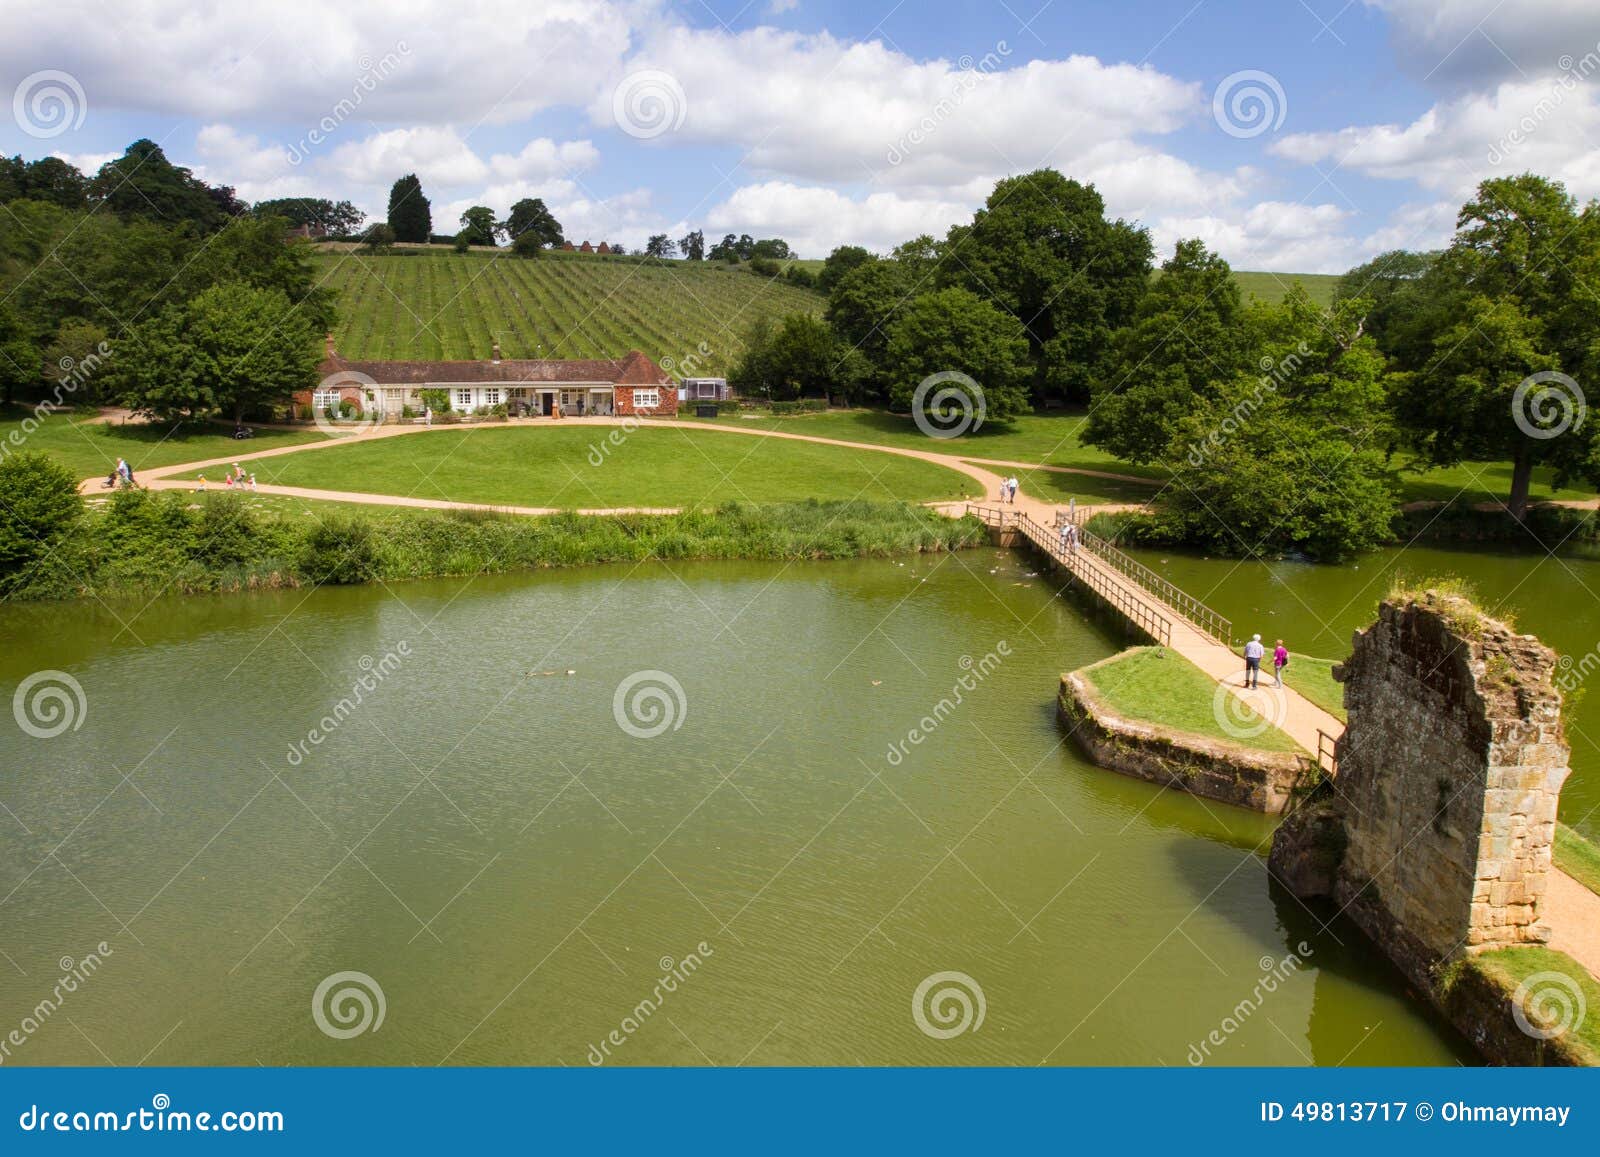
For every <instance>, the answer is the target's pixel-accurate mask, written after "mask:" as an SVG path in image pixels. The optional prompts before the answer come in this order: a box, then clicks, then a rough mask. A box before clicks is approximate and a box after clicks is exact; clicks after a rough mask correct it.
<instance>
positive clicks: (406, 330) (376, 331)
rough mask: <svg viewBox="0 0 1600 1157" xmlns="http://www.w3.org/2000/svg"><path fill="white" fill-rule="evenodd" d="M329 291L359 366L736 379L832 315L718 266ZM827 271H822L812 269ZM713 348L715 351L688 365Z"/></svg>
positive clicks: (346, 255)
mask: <svg viewBox="0 0 1600 1157" xmlns="http://www.w3.org/2000/svg"><path fill="white" fill-rule="evenodd" d="M313 261H314V262H315V264H316V265H317V268H318V270H319V273H320V276H321V278H322V282H323V284H325V285H328V286H330V287H331V288H333V289H335V290H337V291H338V293H339V321H338V324H337V328H336V329H335V331H334V336H335V340H336V342H337V343H338V347H339V352H340V353H342V354H344V355H345V356H346V357H351V358H374V359H406V358H452V359H454V358H481V357H488V356H489V354H490V351H491V349H492V348H493V343H494V342H495V341H496V340H498V341H499V343H500V352H501V354H502V356H504V357H508V358H523V357H528V358H531V357H556V358H592V357H617V356H620V355H621V354H624V353H626V352H627V351H628V350H630V349H640V350H643V351H644V352H645V353H647V354H649V355H650V356H651V357H653V358H655V359H657V360H658V361H660V362H662V364H663V365H664V366H666V367H667V368H668V369H669V370H672V371H673V372H675V373H677V374H678V376H680V377H681V376H683V375H684V374H685V373H689V374H698V375H709V376H717V375H722V374H726V373H727V372H728V368H729V367H730V366H731V365H732V364H733V363H734V362H735V361H736V360H737V359H738V356H739V354H740V352H741V351H742V350H743V342H742V341H741V338H742V337H743V335H744V333H745V331H746V330H747V329H748V328H749V326H750V323H751V322H753V321H754V320H755V319H756V318H758V317H762V316H766V317H772V318H776V317H781V316H782V315H784V314H788V313H820V312H821V310H822V307H823V298H822V297H821V296H820V295H818V294H815V293H811V292H809V291H807V290H803V289H796V288H795V287H794V286H792V285H788V284H786V283H784V282H781V281H768V280H765V279H763V278H759V277H756V276H755V275H753V274H751V273H749V272H748V271H745V270H742V269H741V270H735V269H728V268H725V267H723V266H721V265H720V264H715V263H712V262H686V261H665V262H657V261H645V260H642V259H639V258H634V257H620V258H619V257H589V256H578V255H574V254H546V255H545V256H543V257H541V258H539V259H537V260H533V261H526V260H522V259H520V258H516V257H512V256H510V255H509V254H507V253H505V252H498V253H496V252H492V251H487V250H476V251H474V252H471V253H465V254H458V253H454V252H451V251H449V250H446V249H445V248H444V247H442V246H439V247H432V248H429V249H427V250H426V251H425V252H421V253H407V254H405V255H404V256H395V257H371V256H366V255H363V254H360V253H357V252H356V251H355V250H354V249H353V248H338V249H336V248H333V247H324V248H323V249H321V250H320V251H319V252H318V253H317V254H316V255H315V256H314V257H313ZM801 264H812V265H817V266H819V267H820V264H821V263H820V262H802V263H801ZM1234 276H1235V278H1236V279H1237V280H1238V282H1239V285H1240V288H1241V289H1243V290H1244V292H1245V293H1246V294H1247V295H1250V294H1253V295H1255V296H1257V297H1261V298H1263V299H1266V300H1269V301H1276V300H1278V299H1279V298H1281V297H1282V296H1283V294H1284V293H1285V292H1286V291H1287V289H1288V287H1289V285H1290V284H1291V282H1293V281H1297V280H1298V281H1300V282H1302V283H1303V284H1304V285H1305V287H1306V289H1307V290H1308V291H1309V292H1310V294H1311V297H1312V299H1313V300H1314V301H1317V302H1320V303H1322V304H1324V305H1326V304H1328V303H1329V302H1331V301H1332V300H1333V290H1334V286H1335V284H1336V283H1337V282H1338V280H1339V279H1338V278H1337V277H1336V276H1333V275H1330V274H1297V275H1296V274H1273V273H1249V272H1238V273H1235V274H1234ZM701 342H704V343H705V345H706V347H707V350H708V352H706V353H705V354H702V355H700V356H699V357H698V358H696V360H695V361H694V362H692V363H688V364H687V365H686V361H687V359H689V358H690V357H691V356H693V355H695V354H696V350H697V348H698V347H699V345H700V343H701Z"/></svg>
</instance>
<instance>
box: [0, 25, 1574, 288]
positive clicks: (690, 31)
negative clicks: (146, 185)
mask: <svg viewBox="0 0 1600 1157" xmlns="http://www.w3.org/2000/svg"><path fill="white" fill-rule="evenodd" d="M7 8H8V10H12V11H11V17H12V18H11V20H10V22H9V23H11V24H12V26H14V27H16V26H20V27H24V28H26V29H28V32H29V34H28V35H27V36H24V37H14V38H10V39H9V40H8V42H7V43H5V44H3V45H0V91H10V92H12V93H13V97H14V99H13V106H12V115H11V116H10V117H9V118H5V119H0V148H3V149H4V150H5V151H6V152H7V153H17V152H20V153H21V154H23V155H24V156H27V157H34V156H40V155H44V154H47V153H56V154H59V155H63V156H67V157H68V158H70V159H73V160H74V161H76V162H77V163H79V164H80V165H82V166H83V167H85V168H93V167H95V166H97V165H98V164H99V163H101V162H102V161H103V160H104V159H106V158H107V157H109V156H111V155H114V154H116V153H117V152H120V150H121V148H122V147H123V146H125V145H126V144H127V143H128V142H129V141H131V140H133V139H135V138H137V137H141V136H147V137H150V138H152V139H154V140H157V141H159V142H160V143H161V144H162V145H163V147H164V148H165V149H166V150H167V152H168V154H169V155H170V156H171V157H172V158H173V159H174V160H176V161H179V162H180V163H184V164H188V165H191V166H193V167H194V168H195V169H196V170H197V171H199V172H201V173H202V174H203V175H204V176H205V177H206V178H207V179H208V180H212V181H218V182H225V183H230V184H233V185H235V186H236V187H237V188H238V189H239V191H240V193H241V195H243V196H245V197H246V198H248V199H259V198H263V197H269V196H279V195H295V194H311V195H320V196H328V197H332V198H349V199H351V200H354V201H355V202H356V203H357V204H358V205H360V206H361V207H362V208H364V209H366V210H368V211H369V212H374V213H381V211H382V209H383V206H384V203H385V200H386V196H387V189H388V185H389V184H390V183H391V182H392V181H393V179H394V178H395V177H397V176H399V175H400V174H401V173H404V172H407V171H413V170H414V171H417V172H418V173H419V174H421V176H422V179H423V184H424V188H425V190H426V191H427V193H428V195H429V196H430V198H431V199H432V202H433V210H434V220H435V228H436V230H438V231H453V230H454V228H455V227H456V225H455V222H456V218H457V216H458V215H459V213H460V211H461V210H462V209H463V208H465V207H466V206H468V205H471V204H477V203H483V204H489V205H491V206H492V207H494V208H495V209H496V210H497V211H500V212H503V211H504V210H505V209H506V208H507V207H508V206H509V204H510V203H511V201H512V200H514V199H516V198H518V197H521V196H542V197H544V198H545V200H546V201H547V202H548V203H549V204H550V205H551V206H552V208H553V209H554V211H555V212H556V215H557V217H558V218H559V219H560V220H561V221H562V222H563V223H564V224H565V225H566V227H567V231H568V233H569V235H571V236H573V237H575V238H576V239H580V240H581V239H583V238H584V237H588V238H589V239H591V240H593V241H596V242H598V241H599V240H601V239H602V238H608V239H610V240H613V241H617V240H620V241H623V242H625V243H627V244H629V245H638V244H640V243H641V242H642V241H643V239H644V237H645V236H646V235H647V234H648V233H652V232H657V231H667V232H670V233H672V234H673V235H674V236H676V235H678V234H680V233H682V232H683V231H685V230H686V229H688V228H690V227H701V228H704V229H705V230H706V232H707V233H708V235H713V236H714V235H719V234H721V233H723V232H730V231H731V232H750V233H753V234H756V235H758V236H761V235H779V236H784V237H786V238H788V239H789V240H790V241H791V242H792V243H794V244H795V245H796V246H797V248H798V249H799V250H800V251H801V252H802V253H803V254H804V255H806V256H823V255H825V254H826V252H827V251H828V249H830V248H831V247H832V246H833V245H836V244H839V243H842V242H858V243H862V244H866V245H868V246H869V247H871V248H874V249H879V250H882V249H886V248H888V247H889V246H892V245H894V244H896V243H897V242H899V241H901V240H904V239H905V238H907V237H910V236H913V235H915V234H917V233H920V232H932V233H935V234H942V233H943V232H944V230H945V229H946V228H948V227H949V225H950V224H952V223H954V222H955V221H958V220H962V219H964V218H966V217H967V216H969V215H970V213H971V211H972V209H973V208H974V207H975V206H976V205H978V204H979V203H980V202H981V200H982V198H983V196H984V194H985V193H986V192H987V190H988V189H989V188H991V187H992V185H993V183H994V181H995V180H996V179H998V178H999V177H1001V176H1004V175H1006V174H1008V173H1013V172H1019V171H1026V170H1028V169H1031V168H1035V167H1039V166H1041V165H1047V164H1048V165H1051V166H1053V167H1055V168H1058V169H1060V170H1062V171H1063V172H1065V173H1067V174H1068V175H1070V176H1074V177H1077V178H1079V179H1081V180H1086V181H1091V180H1092V181H1094V182H1095V184H1096V185H1097V187H1099V188H1100V189H1101V191H1102V193H1103V194H1104V195H1105V196H1106V198H1107V201H1108V203H1109V205H1110V208H1111V211H1112V212H1113V213H1116V214H1118V215H1123V216H1128V217H1130V218H1133V219H1136V220H1138V221H1140V222H1141V223H1143V224H1145V225H1146V226H1148V227H1149V228H1150V229H1151V231H1152V233H1153V235H1154V236H1155V238H1156V241H1157V244H1158V246H1159V248H1160V249H1161V250H1163V251H1170V247H1171V245H1172V243H1173V242H1174V241H1175V240H1176V239H1177V238H1178V237H1183V236H1199V237H1202V238H1203V239H1204V240H1206V241H1207V243H1208V244H1210V245H1212V246H1213V247H1214V248H1216V249H1218V250H1219V251H1220V252H1221V253H1222V254H1223V255H1224V256H1225V257H1227V258H1228V259H1229V260H1230V261H1232V262H1233V263H1234V264H1235V265H1236V266H1237V267H1239V268H1244V269H1273V270H1278V271H1285V272H1337V271H1339V270H1342V269H1344V268H1346V267H1348V266H1349V265H1350V264H1352V263H1354V262H1356V261H1359V260H1362V259H1364V258H1366V257H1368V256H1370V255H1371V254H1372V253H1374V252H1377V251H1380V250H1382V249H1385V248H1391V247H1396V246H1406V247H1428V246H1434V245H1438V244H1440V243H1442V242H1443V241H1444V240H1445V239H1446V238H1447V237H1448V235H1449V232H1450V228H1451V225H1452V222H1453V215H1454V210H1455V208H1456V207H1457V206H1458V205H1459V204H1460V202H1461V201H1462V200H1463V199H1464V197H1465V196H1466V194H1467V193H1468V192H1469V191H1470V190H1471V188H1472V186H1473V185H1474V184H1475V183H1476V181H1478V180H1481V179H1482V178H1483V177H1486V176H1490V175H1494V174H1497V173H1505V172H1514V171H1520V170H1521V169H1524V168H1532V169H1534V170H1536V171H1539V172H1542V173H1546V174H1548V175H1551V176H1555V177H1558V178H1561V179H1563V180H1565V181H1567V182H1568V184H1569V187H1570V188H1571V189H1572V190H1573V191H1574V192H1575V193H1577V194H1579V195H1580V196H1583V197H1586V198H1587V197H1592V196H1596V195H1600V159H1597V158H1600V98H1597V96H1596V90H1595V85H1596V83H1600V4H1596V3H1594V2H1593V0H1548V2H1546V3H1541V4H1539V5H1538V6H1537V9H1536V10H1530V6H1529V5H1527V4H1514V3H1510V2H1509V0H1508V2H1505V3H1496V0H1350V2H1348V3H1346V2H1345V0H1279V2H1276V3H1222V2H1219V0H1198V2H1197V0H1176V2H1172V3H1168V2H1166V0H1140V2H1136V3H1126V2H1125V3H1113V2H1109V0H1092V2H1077V3H1071V2H1068V0H1053V2H1050V3H1043V2H1041V0H1004V2H1002V0H986V2H981V3H980V2H974V0H944V2H931V0H904V2H903V3H899V4H896V3H894V2H893V0H855V2H852V3H847V2H840V0H752V2H751V3H748V4H745V3H742V2H741V0H690V2H689V3H665V2H658V0H520V2H519V0H469V2H465V3H458V4H453V5H448V6H447V5H443V4H427V3H420V2H417V3H411V4H396V3H391V2H381V0H347V2H346V3H344V4H341V5H339V6H337V7H334V8H329V7H326V6H324V5H321V4H312V3H310V2H302V0H282V2H280V3H276V4H274V5H271V6H261V7H260V9H259V10H254V9H252V8H251V7H249V6H243V5H218V6H215V7H214V8H211V9H209V10H208V9H203V8H201V7H199V6H197V5H195V4H193V3H192V2H180V0H147V3H145V4H144V5H142V6H139V8H138V10H137V11H132V8H133V6H131V5H121V4H113V3H103V2H99V0H90V2H87V3H78V4H67V3H62V2H61V0H50V2H45V0H7ZM402 11H403V13H404V14H403V15H402V14H401V13H402ZM1219 89H1221V91H1222V94H1223V97H1224V101H1223V103H1222V105H1221V106H1220V107H1219V106H1218V105H1217V103H1216V97H1217V94H1218V92H1219ZM51 91H54V92H55V93H58V94H61V95H62V96H63V98H64V102H65V103H64V104H62V103H52V102H51V101H50V100H48V99H43V100H36V99H35V98H38V97H40V96H41V94H43V95H44V96H45V97H48V95H49V94H50V92H51ZM1229 94H1233V95H1234V96H1236V97H1237V98H1238V103H1229V102H1228V101H1227V100H1226V98H1227V96H1228V95H1229ZM630 96H631V97H632V98H635V99H634V101H633V102H632V103H630V101H629V98H630ZM1256 98H1258V99H1256ZM341 102H343V103H342V104H341ZM63 110H65V115H64V117H63V116H62V115H61V114H62V113H63ZM1252 116H1254V117H1256V118H1264V119H1254V120H1252V119H1251V118H1252ZM319 125H321V126H322V128H321V129H319V127H318V126H319Z"/></svg>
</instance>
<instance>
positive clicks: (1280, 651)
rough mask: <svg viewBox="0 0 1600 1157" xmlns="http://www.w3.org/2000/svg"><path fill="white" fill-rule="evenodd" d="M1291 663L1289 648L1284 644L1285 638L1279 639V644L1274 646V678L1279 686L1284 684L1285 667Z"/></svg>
mask: <svg viewBox="0 0 1600 1157" xmlns="http://www.w3.org/2000/svg"><path fill="white" fill-rule="evenodd" d="M1288 665H1289V648H1288V647H1285V646H1284V645H1283V640H1282V639H1279V640H1278V645H1277V646H1276V647H1274V648H1272V678H1273V680H1274V681H1275V682H1276V684H1277V686H1279V687H1282V686H1283V669H1284V668H1285V667H1287V666H1288Z"/></svg>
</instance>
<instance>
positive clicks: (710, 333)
mask: <svg viewBox="0 0 1600 1157" xmlns="http://www.w3.org/2000/svg"><path fill="white" fill-rule="evenodd" d="M313 260H314V261H315V262H316V265H317V272H318V275H319V279H320V280H321V283H322V284H324V285H327V286H328V287H329V288H331V289H334V290H336V291H337V292H338V295H339V320H338V322H337V323H336V326H335V330H334V339H335V341H336V342H337V344H338V347H339V352H340V353H341V354H343V355H344V356H346V357H349V358H368V359H374V360H399V359H423V360H433V359H441V358H442V359H452V360H453V359H465V358H486V357H488V356H489V355H490V352H491V351H492V349H493V345H494V342H495V341H497V340H498V341H499V343H500V353H501V356H503V357H507V358H539V357H545V358H614V357H621V356H622V355H623V354H625V353H627V352H628V351H629V350H630V349H639V350H643V351H644V352H645V353H646V354H649V355H650V356H651V357H653V358H655V359H656V360H657V361H661V362H663V363H664V364H665V365H667V366H668V368H669V369H670V368H673V367H678V366H681V365H682V364H683V362H684V361H685V359H686V358H689V357H691V356H695V355H696V353H697V350H698V347H699V346H700V344H701V343H702V342H703V343H705V346H706V348H707V349H708V350H709V353H707V354H703V355H698V356H697V359H696V361H695V362H694V363H692V364H691V365H690V366H689V367H688V369H687V371H684V370H680V371H679V373H680V374H681V373H683V372H691V373H697V374H701V375H712V376H715V375H719V374H725V373H726V372H727V371H728V368H729V366H730V365H731V364H732V363H733V362H734V361H736V360H737V359H738V356H739V353H740V352H741V350H742V349H743V348H744V344H743V341H742V338H743V336H744V334H745V332H746V330H747V329H748V328H749V327H750V325H751V323H752V322H754V321H755V320H756V319H757V318H759V317H771V318H777V317H781V316H783V315H784V314H789V313H816V312H820V310H821V307H822V299H821V298H820V297H818V296H817V295H816V294H814V293H810V292H808V291H806V290H802V289H795V288H794V287H793V286H789V285H785V284H783V283H782V282H774V281H766V280H763V279H761V278H758V277H755V276H753V275H752V274H749V273H745V272H734V271H727V270H722V269H717V268H715V267H712V266H709V265H689V264H687V263H679V262H668V263H663V264H661V265H649V264H635V263H631V262H622V261H606V260H603V259H601V260H594V261H552V260H545V261H538V260H534V261H526V260H521V259H518V258H513V257H509V256H495V257H488V256H483V255H478V254H473V255H466V256H462V255H456V254H438V255H433V254H430V255H428V256H426V257H403V258H396V257H364V256H358V255H355V254H352V253H324V254H319V255H317V256H316V257H315V258H314V259H313Z"/></svg>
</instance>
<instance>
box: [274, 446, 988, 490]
mask: <svg viewBox="0 0 1600 1157" xmlns="http://www.w3.org/2000/svg"><path fill="white" fill-rule="evenodd" d="M608 439H611V440H614V441H608ZM597 462H598V465H596V463H597ZM256 467H257V469H256V479H257V481H258V482H262V483H278V484H281V485H285V486H305V487H313V488H317V489H325V490H353V491H366V492H368V493H376V494H397V495H402V496H410V497H417V498H442V499H447V500H449V501H454V502H482V503H491V504H496V505H508V506H550V507H560V508H564V509H577V508H591V507H621V506H646V507H678V506H700V505H704V504H707V503H717V502H758V503H760V502H787V501H792V500H795V499H803V498H818V499H853V498H861V499H866V500H870V501H875V502H886V501H890V500H900V501H906V502H926V501H931V500H934V499H940V498H961V497H971V496H976V490H977V488H976V485H975V484H974V483H973V482H972V481H971V480H970V479H968V478H966V477H965V476H964V475H961V474H957V473H956V472H955V471H953V470H948V469H946V468H945V467H943V466H935V465H933V464H932V463H928V462H918V461H916V460H914V459H910V458H901V457H899V456H897V455H891V454H862V453H859V452H857V451H854V450H851V449H848V448H846V447H835V446H817V445H810V444H807V443H803V442H790V441H784V440H781V439H777V438H738V437H733V436H731V435H727V434H718V433H712V432H709V431H707V432H702V431H697V430H683V429H672V428H664V429H653V430H652V429H641V430H635V431H633V432H631V433H628V432H625V431H624V430H622V429H621V428H620V427H616V428H605V427H595V426H590V427H573V428H567V429H561V428H551V427H538V428H534V427H516V426H512V427H506V426H480V427H473V428H470V429H449V428H446V429H441V430H435V431H432V432H429V433H424V434H413V435H409V436H407V437H403V438H384V439H379V440H377V441H371V442H363V443H360V444H357V445H352V446H339V447H336V448H332V449H327V450H317V451H315V452H312V453H306V454H287V455H283V456H282V457H278V458H266V459H262V460H261V461H259V462H258V463H256Z"/></svg>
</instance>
